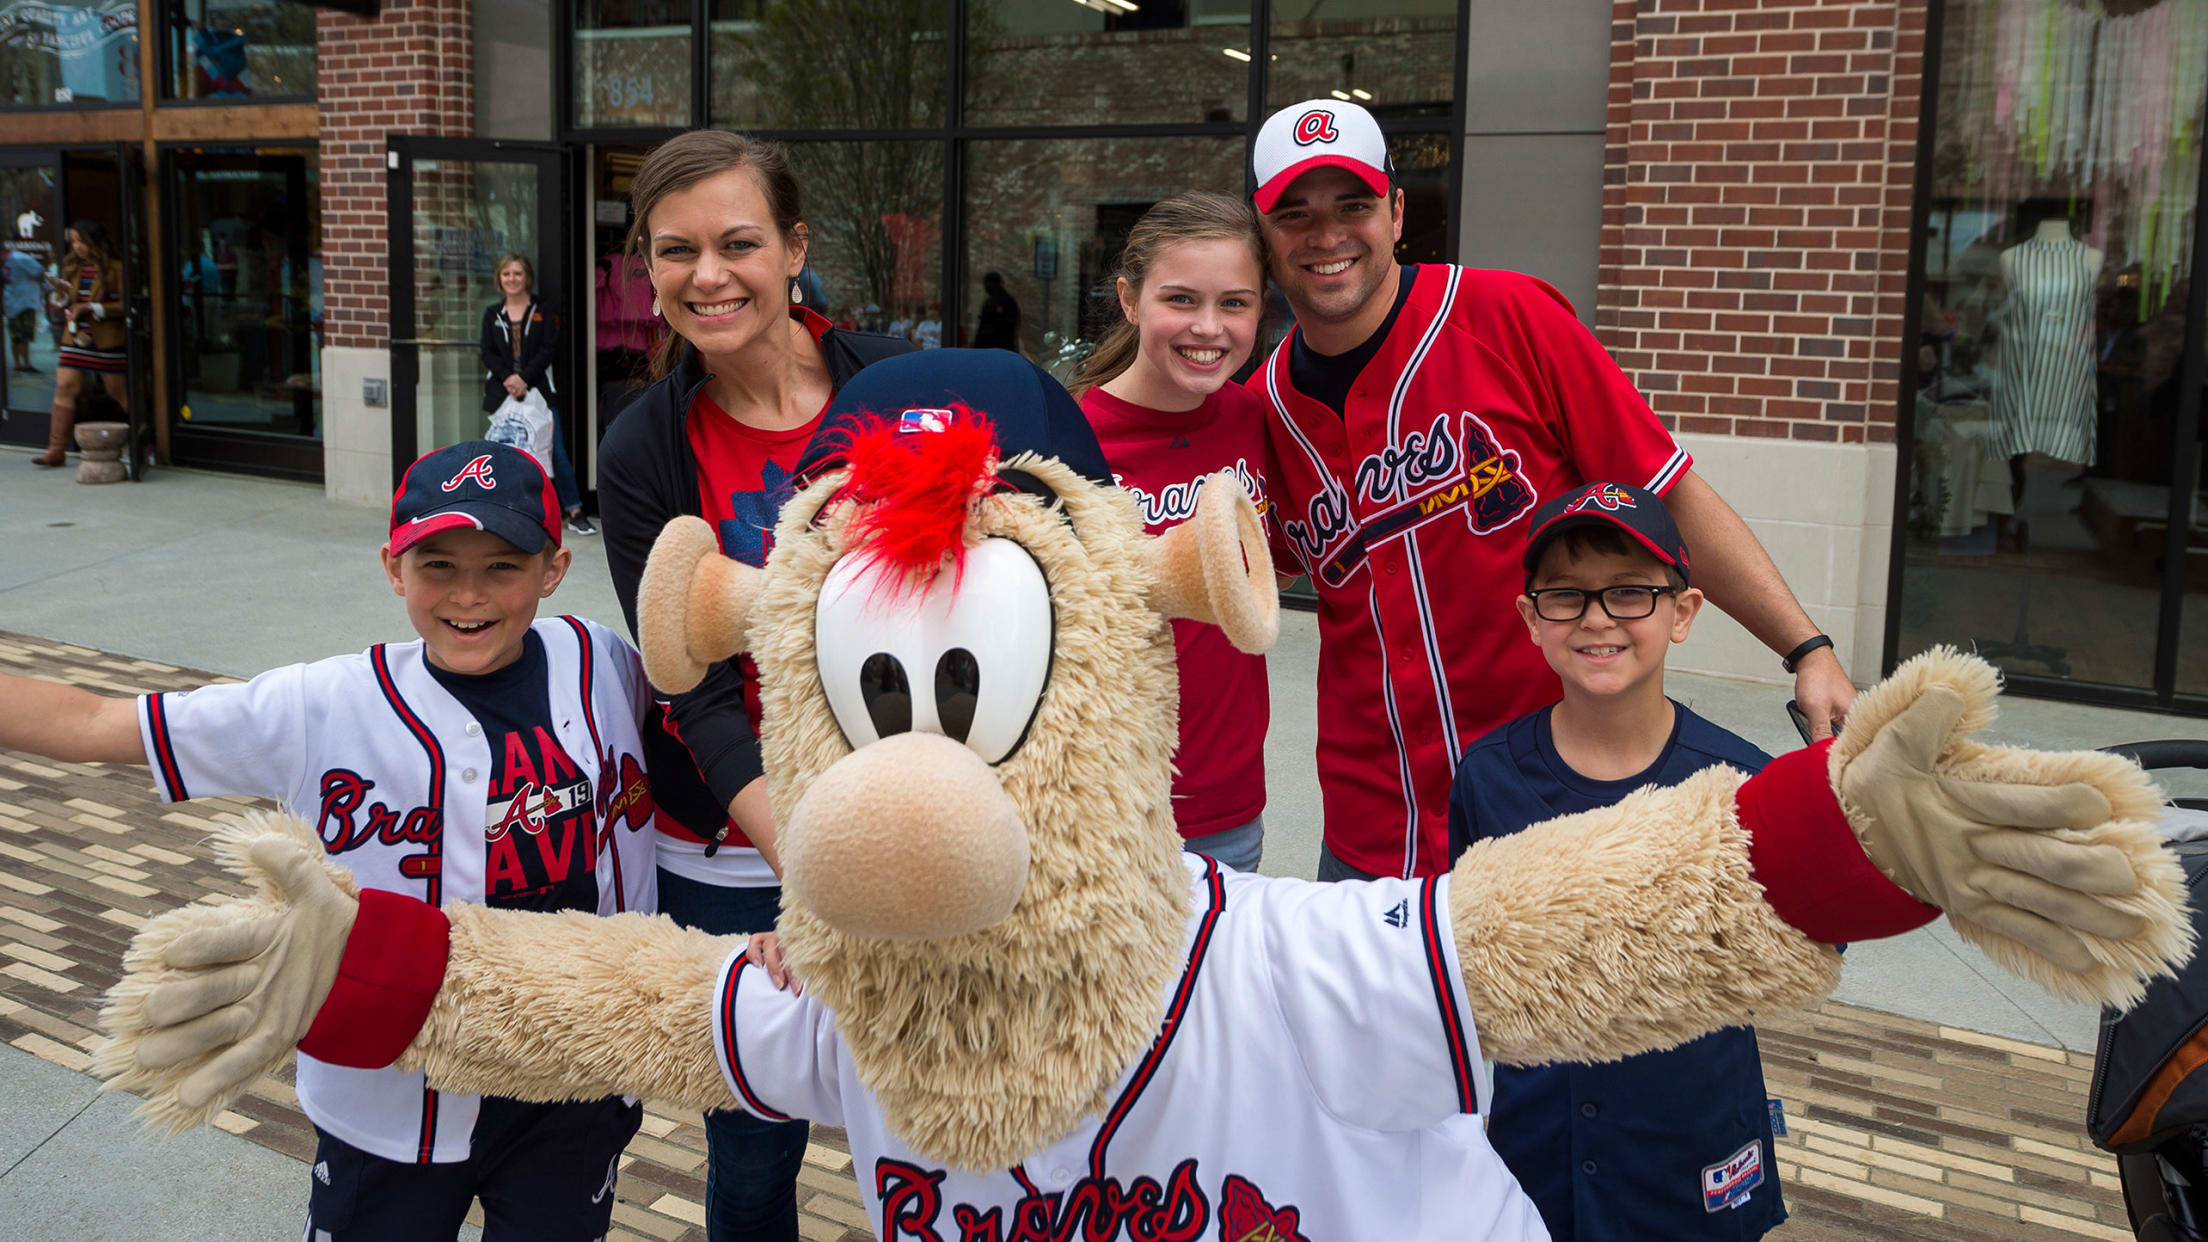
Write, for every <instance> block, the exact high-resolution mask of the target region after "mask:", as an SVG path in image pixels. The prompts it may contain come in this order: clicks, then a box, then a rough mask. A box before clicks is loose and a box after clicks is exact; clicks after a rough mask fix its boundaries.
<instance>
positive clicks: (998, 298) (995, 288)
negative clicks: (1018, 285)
mask: <svg viewBox="0 0 2208 1242" xmlns="http://www.w3.org/2000/svg"><path fill="white" fill-rule="evenodd" d="M981 291H982V298H981V314H980V315H979V316H978V317H977V318H976V319H975V321H974V348H975V349H1009V350H1011V351H1012V352H1013V353H1018V352H1020V304H1019V302H1018V300H1017V299H1015V298H1014V297H1013V296H1012V295H1011V294H1009V293H1007V292H1005V289H1004V277H1003V276H1002V275H1000V274H999V273H996V272H989V273H986V274H985V275H983V276H982V278H981Z"/></svg>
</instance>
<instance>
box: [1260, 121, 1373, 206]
mask: <svg viewBox="0 0 2208 1242" xmlns="http://www.w3.org/2000/svg"><path fill="white" fill-rule="evenodd" d="M1250 168H1251V170H1252V171H1253V172H1255V173H1256V174H1257V193H1256V195H1254V196H1253V197H1254V199H1255V201H1256V203H1257V209H1258V211H1259V212H1261V213H1262V212H1269V211H1271V210H1272V209H1273V204H1274V203H1277V202H1279V201H1280V195H1281V192H1282V191H1284V190H1286V189H1287V188H1288V186H1289V184H1290V183H1292V182H1293V181H1295V179H1296V178H1298V177H1300V176H1302V175H1303V174H1305V173H1307V172H1310V171H1311V170H1312V169H1314V168H1344V169H1348V170H1349V171H1350V172H1353V173H1355V174H1357V179H1358V180H1360V181H1362V182H1364V183H1365V184H1366V185H1368V186H1371V187H1372V192H1373V193H1375V194H1378V195H1380V196H1382V197H1386V196H1387V193H1388V174H1389V173H1390V172H1391V171H1393V169H1394V164H1392V163H1391V162H1390V161H1389V159H1388V140H1387V139H1386V138H1385V137H1382V136H1381V133H1380V122H1378V121H1375V120H1373V119H1372V114H1371V113H1370V112H1367V111H1365V110H1364V109H1363V108H1360V107H1358V106H1357V105H1356V104H1353V103H1343V102H1341V101H1340V100H1338V99H1307V100H1305V101H1303V102H1302V103H1299V104H1291V105H1289V106H1288V107H1285V108H1282V109H1281V110H1280V111H1278V112H1275V113H1274V114H1272V115H1271V116H1269V117H1267V118H1265V127H1264V128H1263V129H1260V130H1258V131H1257V145H1256V146H1254V147H1251V148H1250Z"/></svg>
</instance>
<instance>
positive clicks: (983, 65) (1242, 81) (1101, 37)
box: [966, 0, 1251, 125]
mask: <svg viewBox="0 0 2208 1242" xmlns="http://www.w3.org/2000/svg"><path fill="white" fill-rule="evenodd" d="M1250 71H1251V65H1250V5H1249V0H1143V3H1142V4H1140V5H1127V6H1119V5H1114V4H1111V3H1107V2H1106V0H1097V3H1095V4H1081V3H1078V2H1076V3H1063V2H1053V3H1036V0H972V3H971V4H969V6H968V8H967V16H966V118H967V120H968V122H969V123H971V124H975V125H1079V124H1122V125H1123V124H1131V123H1137V122H1145V121H1239V120H1241V119H1243V117H1244V116H1245V115H1247V114H1248V112H1249V98H1250Z"/></svg>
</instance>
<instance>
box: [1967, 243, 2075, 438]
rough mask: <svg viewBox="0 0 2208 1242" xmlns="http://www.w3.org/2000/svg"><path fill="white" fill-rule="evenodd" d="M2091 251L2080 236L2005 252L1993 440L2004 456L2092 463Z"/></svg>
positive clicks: (2021, 246)
mask: <svg viewBox="0 0 2208 1242" xmlns="http://www.w3.org/2000/svg"><path fill="white" fill-rule="evenodd" d="M2093 254H2094V251H2093V249H2092V248H2091V247H2090V246H2087V245H2086V244H2085V243H2083V242H2080V241H2076V240H2062V241H2050V240H2048V239H2046V238H2033V239H2032V240H2031V241H2028V242H2025V243H2023V244H2022V245H2019V246H2015V247H2012V248H2010V249H2009V250H2007V251H2005V252H2003V254H2002V256H2001V267H2002V271H2003V272H2004V274H2006V275H2007V277H2008V279H2009V298H2008V302H2007V304H2006V305H2004V306H2003V307H2002V308H2001V313H2000V319H2001V327H2002V335H2001V355H2000V363H1999V366H2000V378H1999V380H1998V382H1997V383H1996V384H1995V385H1994V389H1993V418H1994V425H1995V432H1994V437H1993V443H1992V445H1991V447H1992V449H1993V450H1994V452H1996V453H1997V454H1999V455H2000V456H2003V457H2014V456H2016V455H2018V454H2020V453H2044V454H2046V455H2047V456H2049V457H2053V458H2056V459H2058V460H2061V461H2067V462H2075V463H2077V464H2079V465H2086V466H2090V465H2092V464H2093V449H2094V437H2095V432H2096V429H2097V425H2098V421H2099V419H2098V412H2097V396H2098V391H2099V390H2098V386H2097V383H2096V378H2095V371H2094V363H2093V284H2094V279H2095V277H2096V276H2097V275H2098V273H2097V271H2096V270H2095V269H2096V264H2095V263H2094V262H2093V258H2092V256H2093Z"/></svg>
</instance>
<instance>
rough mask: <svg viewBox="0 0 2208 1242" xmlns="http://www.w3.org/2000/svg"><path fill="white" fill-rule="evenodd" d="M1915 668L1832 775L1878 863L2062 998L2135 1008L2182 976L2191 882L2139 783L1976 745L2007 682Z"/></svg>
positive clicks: (2090, 763) (2119, 774)
mask: <svg viewBox="0 0 2208 1242" xmlns="http://www.w3.org/2000/svg"><path fill="white" fill-rule="evenodd" d="M1910 664H1911V665H1915V666H1917V667H1915V668H1911V667H1909V666H1904V667H1903V668H1902V669H1899V670H1897V671H1896V673H1895V676H1894V677H1893V678H1891V679H1889V681H1888V682H1887V683H1886V684H1885V685H1883V686H1881V687H1878V688H1877V689H1875V690H1874V691H1872V692H1871V694H1869V695H1866V696H1865V698H1866V699H1870V700H1873V701H1872V702H1870V703H1868V704H1865V703H1858V704H1857V706H1856V710H1854V711H1852V712H1851V713H1850V716H1849V722H1848V723H1849V726H1850V727H1849V729H1848V730H1847V732H1846V733H1845V734H1843V736H1842V739H1841V740H1840V741H1839V742H1838V743H1836V744H1835V746H1834V748H1833V751H1832V754H1831V759H1830V763H1831V767H1830V772H1831V776H1832V782H1833V789H1834V790H1835V791H1836V792H1837V793H1838V795H1839V798H1840V802H1841V806H1842V807H1843V809H1844V810H1845V812H1846V814H1847V817H1848V820H1849V823H1850V825H1851V826H1852V827H1853V828H1854V829H1855V833H1856V836H1857V838H1858V840H1859V841H1860V842H1861V844H1862V846H1863V850H1864V853H1866V854H1867V855H1869V857H1870V860H1871V862H1872V863H1873V864H1875V865H1876V866H1877V867H1878V869H1879V870H1880V871H1881V872H1883V873H1884V874H1885V875H1886V877H1887V878H1888V879H1891V880H1892V881H1893V882H1894V883H1895V884H1896V885H1898V886H1900V887H1901V888H1902V889H1904V890H1906V891H1907V892H1908V893H1909V895H1910V896H1912V897H1914V898H1916V899H1917V900H1919V901H1923V902H1926V903H1928V904H1930V905H1933V906H1937V907H1939V908H1940V909H1941V910H1943V911H1945V912H1946V913H1947V916H1948V918H1949V920H1950V921H1951V922H1952V923H1953V924H1954V925H1955V927H1956V930H1957V931H1958V932H1959V933H1960V934H1961V935H1962V936H1963V937H1964V938H1965V939H1967V940H1970V941H1972V942H1973V943H1976V944H1978V945H1979V946H1980V947H1981V948H1984V949H1985V950H1986V951H1987V952H1988V953H1989V955H1991V956H1992V957H1994V959H1995V960H1996V961H1998V962H2000V963H2001V964H2002V965H2003V966H2006V967H2007V968H2009V969H2011V970H2013V971H2016V972H2017V973H2019V974H2022V975H2024V976H2026V977H2027V978H2031V979H2033V980H2034V981H2036V982H2038V983H2040V984H2041V985H2042V986H2044V987H2046V988H2047V989H2048V990H2050V991H2052V992H2055V993H2056V994H2058V995H2061V996H2065V997H2068V998H2074V999H2089V1000H2097V1001H2101V1002H2103V1003H2111V1004H2123V1003H2127V1002H2128V1001H2130V1000H2134V999H2136V998H2137V997H2138V995H2139V994H2140V992H2141V990H2142V987H2143V983H2142V981H2141V979H2142V977H2143V976H2148V975H2152V974H2156V973H2164V972H2166V971H2168V970H2170V969H2171V968H2173V966H2174V965H2175V964H2177V963H2181V962H2183V961H2184V960H2185V957H2186V956H2187V955H2188V954H2189V952H2190V949H2191V927H2190V923H2189V922H2188V921H2187V920H2185V919H2184V918H2183V917H2182V909H2181V906H2180V905H2179V897H2180V894H2181V892H2182V875H2181V873H2180V872H2179V871H2178V868H2177V864H2176V862H2175V860H2174V859H2172V858H2171V857H2170V856H2169V855H2168V853H2167V852H2166V851H2164V850H2163V849H2162V848H2161V847H2160V844H2159V841H2158V839H2157V837H2156V834H2155V832H2154V829H2153V826H2152V824H2151V822H2146V821H2151V819H2152V816H2153V809H2154V807H2155V806H2156V804H2157V803H2158V802H2159V799H2158V797H2157V796H2156V795H2155V793H2154V792H2153V787H2152V786H2151V785H2150V784H2149V783H2148V782H2147V780H2146V778H2145V775H2144V774H2143V773H2141V772H2140V770H2139V769H2138V767H2137V766H2136V765H2133V764H2130V763H2129V762H2127V761H2124V760H2121V759H2118V758H2116V757H2115V756H2111V755H2102V754H2098V753H2094V752H2085V753H2079V754H2062V753H2051V752H2035V751H2028V750H2023V749H2019V748H2014V747H2000V746H1988V745H1984V744H1982V743H1978V742H1974V741H1971V740H1969V738H1968V735H1969V734H1970V733H1971V732H1974V731H1975V730H1976V729H1978V728H1982V727H1983V726H1984V725H1985V724H1987V723H1989V722H1990V721H1991V719H1992V713H1993V698H1994V694H1995V692H1996V686H1997V676H1996V674H1995V673H1994V672H1993V670H1992V668H1991V667H1990V666H1988V665H1986V664H1985V663H1983V662H1982V661H1978V660H1975V659H1971V658H1967V657H1964V656H1961V655H1958V654H1957V653H1955V652H1952V651H1946V650H1940V651H1934V652H1928V653H1926V655H1924V656H1920V657H1918V658H1917V659H1916V660H1912V661H1910ZM1866 706H1869V707H1870V709H1871V710H1870V711H1868V712H1866V711H1864V710H1863V709H1864V708H1865V707H1866ZM2142 817H2143V819H2142Z"/></svg>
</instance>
